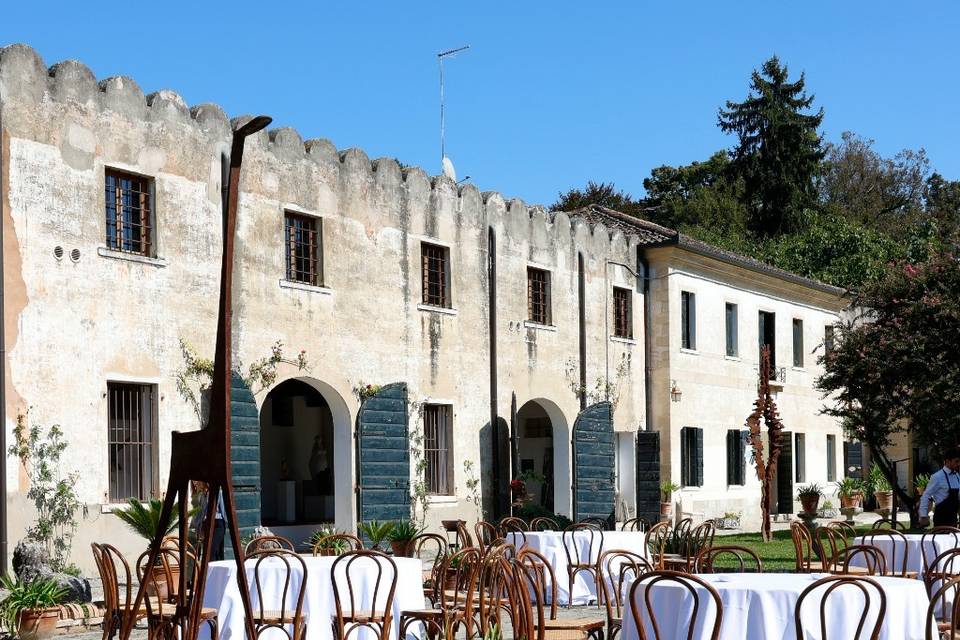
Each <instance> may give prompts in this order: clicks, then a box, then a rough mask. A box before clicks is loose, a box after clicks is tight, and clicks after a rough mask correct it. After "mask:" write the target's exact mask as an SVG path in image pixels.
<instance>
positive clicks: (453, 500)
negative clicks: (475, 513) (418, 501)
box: [427, 495, 460, 504]
mask: <svg viewBox="0 0 960 640" xmlns="http://www.w3.org/2000/svg"><path fill="white" fill-rule="evenodd" d="M459 501H460V499H459V498H457V496H439V495H437V496H427V502H429V503H430V504H457V503H458V502H459Z"/></svg>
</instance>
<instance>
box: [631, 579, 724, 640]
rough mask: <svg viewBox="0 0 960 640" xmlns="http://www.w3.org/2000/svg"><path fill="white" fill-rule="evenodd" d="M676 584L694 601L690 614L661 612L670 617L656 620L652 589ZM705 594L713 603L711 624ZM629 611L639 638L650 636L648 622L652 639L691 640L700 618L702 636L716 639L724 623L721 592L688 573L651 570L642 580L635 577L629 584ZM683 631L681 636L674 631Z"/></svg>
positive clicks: (644, 638)
mask: <svg viewBox="0 0 960 640" xmlns="http://www.w3.org/2000/svg"><path fill="white" fill-rule="evenodd" d="M660 584H663V585H670V584H677V585H680V586H681V587H682V588H684V589H685V590H686V592H687V594H688V595H689V598H685V600H687V599H690V600H692V602H693V607H692V608H691V609H690V617H689V618H688V619H683V617H679V618H678V615H679V614H681V612H679V611H669V612H661V613H668V614H669V618H667V619H664V620H659V619H657V614H656V611H655V609H654V607H653V595H652V594H653V590H654V589H655V588H656V587H657V585H660ZM704 593H706V598H707V599H708V601H709V602H712V603H713V623H712V624H711V623H710V618H709V617H708V616H709V614H710V612H709V611H708V609H707V604H708V602H706V601H704ZM630 613H631V614H632V615H633V622H634V624H635V625H636V628H637V630H638V631H639V633H640V638H641V640H647V639H648V638H649V635H648V634H647V632H646V629H647V627H646V623H647V621H649V625H650V627H651V628H652V629H653V637H654V639H655V640H660V639H661V638H672V637H686V638H687V639H688V640H692V638H693V637H694V635H693V634H694V630H695V629H697V628H698V626H699V625H700V623H701V617H702V619H703V622H702V625H703V626H702V627H699V628H700V629H702V636H700V637H703V638H709V639H710V640H717V639H718V638H719V637H720V625H721V624H722V623H723V602H722V601H721V600H720V594H718V593H717V590H716V589H714V588H713V586H711V585H710V584H709V583H707V582H706V581H704V580H703V579H702V578H698V577H697V576H695V575H693V574H689V573H681V572H679V571H664V570H657V571H651V572H650V573H647V574H646V575H644V576H643V578H642V579H638V580H634V581H633V584H632V585H631V587H630ZM680 630H686V633H685V634H684V635H683V636H681V635H680V634H679V633H677V631H680Z"/></svg>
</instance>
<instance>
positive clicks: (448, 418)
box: [423, 404, 453, 496]
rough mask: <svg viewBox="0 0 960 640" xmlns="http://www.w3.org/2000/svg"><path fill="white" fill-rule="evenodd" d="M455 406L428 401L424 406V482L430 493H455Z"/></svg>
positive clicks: (440, 494)
mask: <svg viewBox="0 0 960 640" xmlns="http://www.w3.org/2000/svg"><path fill="white" fill-rule="evenodd" d="M452 417H453V407H451V406H450V405H447V404H428V405H424V407H423V456H424V461H425V462H426V467H425V469H424V471H425V474H426V475H425V478H424V479H425V481H426V484H427V493H430V494H431V495H439V496H449V495H453V459H452V456H451V451H450V447H451V444H452V442H453V428H452V422H453V420H452Z"/></svg>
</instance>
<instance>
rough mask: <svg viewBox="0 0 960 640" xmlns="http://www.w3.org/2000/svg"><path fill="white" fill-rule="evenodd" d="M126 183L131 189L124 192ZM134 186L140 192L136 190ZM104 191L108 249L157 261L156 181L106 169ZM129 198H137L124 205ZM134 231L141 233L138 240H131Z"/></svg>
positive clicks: (104, 171)
mask: <svg viewBox="0 0 960 640" xmlns="http://www.w3.org/2000/svg"><path fill="white" fill-rule="evenodd" d="M111 179H112V181H113V186H112V187H111V184H110V182H111ZM125 182H129V183H130V187H128V188H124V187H123V186H122V185H123V184H124V183H125ZM135 183H136V186H137V188H134V184H135ZM103 188H104V223H105V226H104V243H105V246H106V247H107V248H108V249H110V250H113V251H120V252H123V253H130V254H134V255H140V256H146V257H149V258H152V257H155V256H156V251H155V243H154V236H155V226H156V224H155V221H156V214H155V200H156V198H155V191H156V189H155V185H154V180H153V178H151V177H149V176H144V175H140V174H136V173H131V172H130V171H123V170H120V169H113V168H111V167H104V170H103ZM130 194H135V196H134V197H132V198H131V199H130V201H129V202H127V203H125V202H124V201H125V197H126V196H127V195H130ZM133 201H135V202H136V204H135V205H134V204H133ZM111 208H112V211H111ZM128 213H129V214H130V215H129V216H128V215H127V214H128ZM134 218H135V219H136V220H135V221H134ZM134 230H137V232H138V233H139V236H138V237H137V238H136V239H133V237H132V235H133V231H134ZM128 236H129V237H128Z"/></svg>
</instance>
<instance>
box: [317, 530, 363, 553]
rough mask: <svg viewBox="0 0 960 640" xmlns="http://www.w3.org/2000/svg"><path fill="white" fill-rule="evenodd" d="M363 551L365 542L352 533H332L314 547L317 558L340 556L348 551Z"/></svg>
mask: <svg viewBox="0 0 960 640" xmlns="http://www.w3.org/2000/svg"><path fill="white" fill-rule="evenodd" d="M361 549H363V540H361V539H360V538H358V537H357V536H355V535H353V534H352V533H331V534H330V535H328V536H323V537H322V538H320V539H319V540H317V542H316V543H315V544H314V545H313V549H312V551H313V555H315V556H340V555H343V554H344V553H347V552H348V551H360V550H361Z"/></svg>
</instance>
